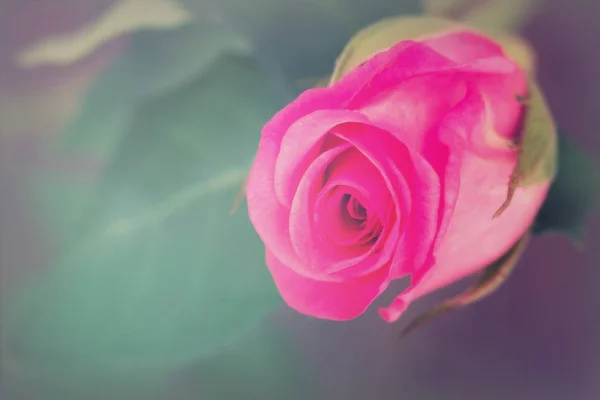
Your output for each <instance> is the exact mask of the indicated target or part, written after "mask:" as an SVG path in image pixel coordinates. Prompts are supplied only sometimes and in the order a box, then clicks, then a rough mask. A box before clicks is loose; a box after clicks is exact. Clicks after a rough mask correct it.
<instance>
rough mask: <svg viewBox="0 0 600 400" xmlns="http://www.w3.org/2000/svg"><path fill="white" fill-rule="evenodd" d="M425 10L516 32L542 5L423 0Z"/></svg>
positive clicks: (527, 0)
mask: <svg viewBox="0 0 600 400" xmlns="http://www.w3.org/2000/svg"><path fill="white" fill-rule="evenodd" d="M421 3H422V6H423V9H424V11H425V12H428V13H431V14H433V15H439V16H444V17H448V18H454V19H458V20H461V21H465V22H467V23H468V24H470V25H474V26H480V27H482V28H486V29H494V30H507V31H513V32H517V31H518V30H519V29H520V28H521V27H523V25H525V23H526V22H527V21H528V20H529V19H530V18H531V16H532V15H533V14H534V13H535V12H536V11H537V9H538V7H539V6H540V5H541V3H542V2H541V1H540V0H421Z"/></svg>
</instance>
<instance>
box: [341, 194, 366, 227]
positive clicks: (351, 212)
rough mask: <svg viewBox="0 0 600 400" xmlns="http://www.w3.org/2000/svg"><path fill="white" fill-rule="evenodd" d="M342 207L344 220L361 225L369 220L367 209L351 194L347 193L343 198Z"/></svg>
mask: <svg viewBox="0 0 600 400" xmlns="http://www.w3.org/2000/svg"><path fill="white" fill-rule="evenodd" d="M341 208H342V216H343V218H344V220H345V221H347V222H349V223H351V224H353V225H360V224H362V223H364V222H365V221H366V220H367V209H366V208H365V206H363V205H362V204H361V202H360V200H358V199H357V198H356V197H354V196H352V195H350V194H345V195H344V197H343V198H342V204H341Z"/></svg>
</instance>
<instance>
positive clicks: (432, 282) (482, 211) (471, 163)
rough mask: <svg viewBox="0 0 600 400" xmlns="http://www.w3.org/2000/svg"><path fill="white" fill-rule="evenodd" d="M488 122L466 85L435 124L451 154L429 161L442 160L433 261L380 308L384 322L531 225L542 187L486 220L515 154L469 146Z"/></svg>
mask: <svg viewBox="0 0 600 400" xmlns="http://www.w3.org/2000/svg"><path fill="white" fill-rule="evenodd" d="M488 123H489V122H488V120H487V118H486V104H485V101H484V99H483V96H482V94H481V93H480V92H479V90H478V88H476V87H475V85H470V86H469V87H468V90H467V95H466V96H465V98H464V99H463V100H462V101H461V102H460V103H459V104H458V105H457V106H456V107H455V109H454V110H453V111H452V112H451V113H450V114H448V116H447V117H446V118H445V119H444V121H443V122H442V124H441V125H440V132H439V139H440V141H441V143H445V144H446V145H448V146H450V147H451V148H452V153H451V157H450V158H449V159H448V158H447V159H446V160H444V159H443V158H438V164H437V165H436V164H434V166H435V167H436V169H441V168H444V165H443V164H444V163H446V166H445V169H446V170H445V173H444V175H443V184H444V187H445V190H444V199H443V202H444V203H445V211H444V212H443V213H441V214H440V215H441V216H443V219H442V221H441V223H440V226H439V228H438V235H437V237H436V247H435V250H434V254H433V259H432V260H434V263H433V264H432V265H427V266H425V268H422V269H421V270H417V271H416V272H415V273H414V274H413V276H412V278H411V280H412V283H411V286H410V287H409V288H408V289H407V290H405V291H404V292H403V293H401V294H400V295H399V296H398V297H397V298H396V299H395V300H394V302H393V303H392V304H391V305H390V306H389V307H387V308H383V309H381V310H380V314H381V316H382V318H384V319H385V320H386V321H388V322H393V321H395V320H396V319H398V318H399V317H400V315H401V313H402V312H403V311H404V310H405V309H406V308H407V306H408V305H409V304H410V302H411V301H413V300H415V299H416V298H418V297H420V296H423V295H425V294H427V293H429V292H431V291H433V290H436V289H438V288H440V287H442V286H445V285H447V284H449V283H451V282H453V281H456V280H458V279H461V278H463V277H465V276H467V275H469V274H471V273H473V272H475V271H477V270H479V269H481V268H482V267H484V266H485V265H488V264H489V263H491V262H493V261H494V260H495V259H497V258H499V257H500V256H501V255H502V254H503V253H504V252H506V251H507V250H508V249H509V248H510V247H511V246H512V244H513V243H512V242H511V240H513V239H514V238H518V237H521V236H522V234H523V233H524V232H525V230H526V229H527V227H528V226H530V224H531V221H532V220H533V218H534V216H535V211H536V210H537V205H539V204H540V203H541V201H542V200H543V196H544V195H545V190H546V189H545V188H544V187H543V185H542V187H540V188H537V189H536V187H532V188H527V190H525V189H523V188H521V189H519V190H518V192H519V196H520V200H519V203H520V204H515V203H511V207H509V209H510V210H511V214H512V215H511V216H510V217H505V216H504V214H503V215H502V216H501V217H500V218H498V219H496V220H495V221H494V224H491V223H490V221H491V219H492V217H493V215H494V212H495V210H496V209H497V208H498V204H502V202H503V200H504V198H505V197H506V187H507V184H508V176H510V173H511V171H512V169H513V168H514V164H515V162H516V153H513V156H512V158H510V159H507V158H497V157H491V158H490V157H487V156H482V155H481V154H479V153H478V152H477V151H476V150H477V149H473V148H472V147H470V141H471V138H472V137H477V136H481V135H484V134H485V130H486V129H487V128H488ZM431 148H433V146H432V147H431ZM430 157H432V154H429V155H428V158H430ZM440 160H444V161H440ZM513 201H514V200H513ZM532 203H534V204H533V205H532ZM507 211H508V210H507ZM500 219H502V221H500ZM465 227H468V229H465Z"/></svg>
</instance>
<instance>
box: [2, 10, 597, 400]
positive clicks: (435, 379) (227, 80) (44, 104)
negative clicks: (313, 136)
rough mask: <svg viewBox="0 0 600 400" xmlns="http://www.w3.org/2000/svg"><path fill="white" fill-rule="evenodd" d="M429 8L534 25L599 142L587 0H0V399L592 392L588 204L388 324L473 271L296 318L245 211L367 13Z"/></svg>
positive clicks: (551, 80)
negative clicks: (284, 115) (267, 161)
mask: <svg viewBox="0 0 600 400" xmlns="http://www.w3.org/2000/svg"><path fill="white" fill-rule="evenodd" d="M423 12H429V13H432V14H436V15H440V16H445V17H449V18H454V19H459V20H466V21H470V22H472V23H476V24H479V25H480V26H486V27H491V28H498V29H505V30H512V31H515V32H518V33H520V34H521V35H523V36H524V37H525V38H526V39H527V40H528V41H529V42H530V43H531V45H532V47H533V49H534V51H535V52H536V53H537V61H536V68H537V77H538V81H539V83H540V86H541V88H542V90H543V92H544V93H545V95H546V98H547V100H548V103H549V106H550V108H551V110H552V112H553V113H554V116H555V119H556V121H557V124H558V125H559V126H560V129H561V131H562V133H563V134H564V135H566V136H568V137H569V138H570V139H571V140H572V141H573V142H574V143H576V144H578V145H579V146H580V147H582V148H584V149H586V150H587V151H588V153H589V154H590V155H591V156H592V158H594V159H595V160H599V159H600V134H599V132H600V113H599V112H598V111H600V108H599V104H600V78H598V77H599V76H600V52H598V50H597V49H600V2H594V1H589V0H570V1H566V0H483V1H482V0H368V1H367V0H38V1H34V0H2V1H1V2H0V312H1V324H0V334H1V336H0V367H1V368H0V373H1V378H0V398H1V399H3V400H4V399H6V400H20V399H23V400H29V399H31V400H37V399H40V400H54V399H57V400H58V399H61V400H71V399H72V400H83V399H85V400H88V399H90V400H92V399H98V400H100V399H115V400H121V399H123V400H134V399H144V400H150V399H165V400H166V399H169V400H187V399H190V400H191V399H207V400H212V399H290V400H291V399H298V400H304V399H311V400H313V399H314V400H320V399H323V400H337V399H339V400H354V399H356V400H365V399H403V400H431V399H434V400H459V399H460V400H480V399H486V400H505V399H514V400H521V399H523V400H532V399H543V400H563V399H569V400H596V399H599V398H600V379H599V378H600V268H598V267H599V266H600V262H598V260H600V246H599V245H600V218H599V217H600V216H599V214H598V212H596V213H595V214H594V215H593V216H592V218H591V219H590V222H589V223H588V225H587V227H586V230H585V232H584V239H585V246H579V247H578V246H576V245H574V244H573V243H572V242H570V241H569V240H567V239H566V238H564V237H560V236H558V235H545V236H542V237H536V238H534V239H533V240H532V241H531V244H530V246H529V247H528V249H527V250H526V252H525V254H524V256H523V258H522V259H521V261H520V262H519V265H518V266H517V268H516V270H515V272H514V273H513V275H512V276H511V277H510V278H509V279H508V280H507V282H506V283H505V284H504V285H503V286H502V287H501V288H500V289H499V290H498V292H496V293H494V294H493V295H492V296H490V297H489V298H486V299H485V300H483V301H481V302H479V303H476V304H474V305H471V306H468V307H465V308H463V309H459V310H457V311H455V312H452V313H450V314H448V315H445V316H444V317H441V318H439V319H436V320H434V321H433V322H431V323H430V324H428V325H426V326H424V327H423V328H421V329H419V330H418V331H416V332H414V333H412V334H411V335H409V336H407V337H404V338H401V337H400V332H401V331H402V329H403V327H405V325H406V324H407V323H408V322H409V321H410V320H411V318H412V317H415V316H417V315H419V314H420V313H422V312H424V311H427V310H429V309H430V308H431V307H433V306H435V305H437V304H439V302H440V301H441V300H443V299H446V298H447V297H448V296H451V295H454V294H456V293H459V292H460V291H461V290H462V289H464V288H465V285H466V282H459V283H458V284H455V285H452V286H451V287H448V288H444V289H442V290H440V291H437V292H435V293H433V294H431V295H429V296H427V297H425V298H423V299H421V300H419V301H417V302H416V303H415V304H414V305H413V306H411V308H410V309H409V310H408V311H407V313H406V315H405V317H403V319H401V320H400V321H399V322H398V323H394V324H387V323H385V322H384V321H383V320H382V319H381V318H380V317H379V316H378V314H377V309H378V308H379V307H382V306H386V305H388V304H389V303H390V302H391V301H392V300H393V298H394V295H395V294H397V293H399V292H400V291H401V289H403V288H404V287H405V286H406V282H395V283H394V284H393V285H392V286H391V288H390V289H389V290H388V291H387V292H386V293H385V294H384V295H383V296H382V297H380V298H378V299H377V301H376V302H375V304H374V305H373V306H372V307H370V308H369V309H368V310H367V312H366V313H365V314H363V315H361V316H360V317H359V318H357V319H355V320H352V321H347V322H333V321H325V320H318V319H315V318H311V317H307V316H305V315H301V314H299V313H297V312H295V311H293V310H291V309H289V308H287V307H286V306H285V305H284V303H283V301H282V300H281V298H280V295H279V293H278V292H277V289H276V288H275V285H274V284H273V281H272V279H271V277H270V275H269V272H268V270H267V268H266V266H265V252H264V246H263V244H262V243H261V241H260V239H259V238H258V236H257V235H256V233H255V232H254V230H253V228H252V226H251V224H250V221H249V219H248V213H247V211H246V205H245V204H244V203H242V204H237V205H236V199H238V200H239V199H240V198H241V197H243V196H240V188H241V187H242V185H243V184H244V181H245V180H246V176H247V172H248V169H249V167H250V165H251V163H252V160H253V156H254V154H255V152H256V147H257V144H258V140H259V137H260V130H261V128H262V126H263V125H264V124H265V122H267V121H268V120H269V119H270V118H271V117H272V116H273V114H274V113H275V112H277V111H278V110H279V109H281V108H282V107H284V106H285V105H286V104H287V103H289V102H290V101H291V100H292V99H294V98H295V97H296V96H297V95H298V94H299V93H300V92H301V91H303V90H305V89H307V88H309V87H312V86H315V85H317V84H319V82H322V80H323V79H324V78H327V76H328V75H329V74H331V71H332V68H333V65H334V63H335V59H336V57H337V56H338V55H339V54H340V52H341V51H342V48H343V47H344V45H345V44H346V42H347V41H348V40H349V39H350V37H351V36H352V35H353V34H354V33H356V32H357V31H358V30H359V29H361V28H363V27H364V26H365V25H367V24H370V23H373V22H375V21H377V20H379V19H381V18H384V17H387V16H395V15H399V14H417V13H423ZM572 179H574V180H576V179H577V177H573V178H572ZM568 211H569V210H565V213H566V214H567V213H568Z"/></svg>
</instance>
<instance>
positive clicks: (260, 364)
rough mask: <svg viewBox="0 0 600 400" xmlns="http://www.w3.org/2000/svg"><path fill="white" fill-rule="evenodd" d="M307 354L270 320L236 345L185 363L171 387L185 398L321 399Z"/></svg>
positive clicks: (321, 394)
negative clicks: (188, 363) (192, 363)
mask: <svg viewBox="0 0 600 400" xmlns="http://www.w3.org/2000/svg"><path fill="white" fill-rule="evenodd" d="M305 357H306V356H305V354H303V353H301V350H300V348H299V347H298V346H297V345H295V343H293V342H292V341H291V340H290V335H289V334H288V333H287V332H285V330H284V329H282V328H281V327H278V326H275V324H274V323H273V321H271V323H269V324H264V325H263V326H262V328H261V329H257V330H256V331H254V332H252V333H251V334H250V335H249V336H248V337H246V338H245V340H244V341H243V342H240V343H239V344H238V345H236V346H232V347H231V348H230V349H227V350H226V351H224V352H222V353H220V354H218V355H217V356H215V357H211V358H208V359H205V360H202V361H201V362H200V363H197V364H195V365H193V366H192V367H191V368H188V370H187V371H186V373H184V374H182V376H181V379H178V380H176V381H175V382H173V387H174V388H176V389H175V390H177V391H178V392H179V393H185V395H183V396H182V397H183V398H185V399H215V400H216V399H286V400H305V399H311V400H317V399H324V398H326V397H325V396H324V395H323V393H322V389H321V388H320V386H319V382H318V381H317V379H316V377H315V376H314V375H313V374H312V373H310V372H309V370H308V369H307V368H306V360H305Z"/></svg>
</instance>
